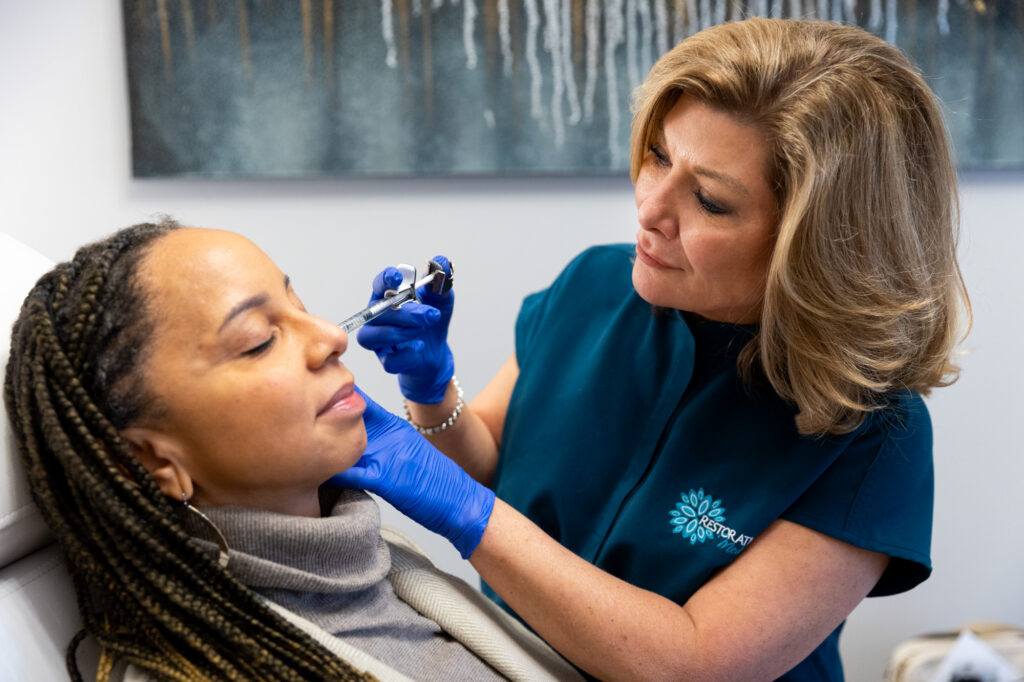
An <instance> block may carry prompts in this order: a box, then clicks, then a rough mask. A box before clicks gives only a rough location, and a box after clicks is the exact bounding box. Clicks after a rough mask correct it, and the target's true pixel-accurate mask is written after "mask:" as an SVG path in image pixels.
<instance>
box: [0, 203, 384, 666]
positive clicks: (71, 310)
mask: <svg viewBox="0 0 1024 682" xmlns="http://www.w3.org/2000/svg"><path fill="white" fill-rule="evenodd" d="M178 227H179V226H178V225H177V223H175V222H174V221H172V220H170V219H164V220H162V221H161V222H159V223H156V224H150V223H145V224H140V225H134V226H132V227H128V228H125V229H123V230H121V231H119V232H116V233H114V234H113V235H111V236H110V237H108V238H106V239H104V240H101V241H98V242H95V243H92V244H89V245H87V246H84V247H82V248H81V249H79V250H78V252H77V253H76V254H75V256H74V258H73V259H72V260H71V261H70V262H66V263H61V264H60V265H58V266H56V267H55V268H54V269H53V270H51V271H50V272H49V273H47V274H46V275H44V276H43V277H42V278H40V280H39V281H38V282H37V283H36V286H35V287H34V288H33V289H32V291H31V292H30V293H29V295H28V297H27V298H26V300H25V302H24V304H23V306H22V309H21V313H20V315H19V317H18V320H17V321H16V322H15V325H14V328H13V330H12V334H11V353H10V360H9V362H8V366H7V374H6V378H5V381H4V400H5V402H6V406H7V412H8V415H9V417H10V421H11V424H12V427H13V430H14V433H15V440H16V441H17V443H18V448H19V450H20V451H21V454H22V457H23V460H24V463H25V470H26V472H27V475H28V480H29V486H30V488H31V490H32V495H33V498H34V500H35V502H36V504H37V505H38V507H39V508H40V510H41V511H42V514H43V517H44V518H45V520H46V522H47V524H48V525H49V526H50V528H51V530H52V531H53V533H54V535H55V536H56V539H57V542H58V543H59V545H60V547H61V549H62V550H63V553H64V556H65V559H66V562H67V566H68V569H69V571H70V573H71V578H72V581H73V583H74V588H75V593H76V596H77V600H78V608H79V611H80V613H81V618H82V624H83V629H82V631H80V632H79V633H78V634H76V635H75V637H74V638H73V639H72V640H71V643H70V644H69V645H68V650H67V655H66V657H67V660H66V663H67V669H68V673H69V675H70V676H71V679H72V680H81V679H82V675H81V673H80V672H79V670H78V665H77V662H76V657H75V652H76V649H77V646H78V644H79V643H80V642H81V640H82V639H83V638H84V637H85V636H86V635H87V634H92V635H94V636H95V637H96V639H97V640H98V641H99V644H100V647H101V651H102V655H101V662H100V669H99V677H100V678H101V679H103V678H106V679H109V678H110V675H111V673H112V666H113V662H114V660H115V659H119V660H122V661H126V662H129V663H132V664H134V665H135V666H137V667H138V668H140V669H143V670H145V671H147V672H148V673H149V674H151V675H153V676H154V677H156V678H158V679H165V680H196V679H203V680H205V679H272V680H365V679H374V678H373V677H372V676H370V675H366V674H361V673H359V672H357V671H356V670H354V669H353V668H352V667H351V666H349V665H348V664H347V663H346V662H345V661H343V660H341V659H340V658H338V657H337V656H335V655H334V654H333V653H331V652H329V651H328V650H327V649H325V648H324V647H323V646H321V645H320V644H318V643H316V642H315V641H313V640H312V639H311V638H310V637H309V636H308V635H306V634H305V633H303V632H301V631H300V630H298V629H297V628H295V627H294V626H292V625H291V624H290V623H289V622H288V621H286V620H285V619H283V618H282V617H280V616H279V615H277V614H276V613H274V612H273V611H272V610H271V609H270V608H269V607H268V606H267V605H265V604H264V603H263V602H262V601H260V600H259V598H258V597H257V596H256V595H255V594H254V593H253V592H252V591H250V590H249V589H248V588H247V587H245V586H244V585H243V584H241V583H240V582H238V581H237V580H236V579H235V578H234V577H233V576H232V575H231V574H230V573H228V572H227V571H226V570H225V569H223V568H221V567H220V566H218V565H217V563H216V561H215V560H214V559H213V558H212V557H211V556H210V555H209V554H208V553H207V552H205V551H203V549H202V548H201V547H200V546H199V545H198V544H197V543H196V542H194V541H193V540H192V539H191V538H190V536H189V534H188V533H187V532H186V530H185V527H184V525H183V523H182V519H181V518H179V516H178V515H177V513H176V506H177V505H175V504H172V503H171V501H170V499H169V498H167V497H166V496H165V495H164V494H163V493H162V492H161V490H160V488H159V486H158V485H157V484H156V482H155V481H154V480H153V478H152V477H151V476H150V475H149V473H148V472H147V471H146V469H145V468H144V467H143V466H142V464H141V463H140V462H139V460H138V459H137V458H136V457H135V456H134V455H133V454H132V452H131V449H130V448H129V446H128V444H127V442H126V441H125V440H124V439H123V438H122V437H121V435H120V430H121V429H123V428H125V427H126V426H128V425H129V424H131V423H132V422H133V420H135V419H136V418H138V417H139V416H143V415H147V414H151V413H152V412H153V411H154V410H159V409H160V406H159V404H158V401H156V400H154V399H153V397H152V396H151V395H150V394H149V393H148V392H147V389H146V384H145V381H144V377H143V367H144V366H145V362H146V348H147V346H148V343H147V342H148V340H149V339H150V337H151V335H152V332H153V327H154V325H153V322H152V311H149V310H148V308H147V297H146V292H145V289H144V287H143V286H142V285H141V284H140V283H139V281H138V276H137V272H138V270H139V264H140V263H141V262H142V260H143V258H144V257H145V255H146V253H147V252H148V250H149V248H150V247H151V246H152V245H153V243H154V242H155V241H156V240H158V239H159V238H160V237H162V236H164V235H165V234H167V233H168V232H170V231H172V230H174V229H177V228H178Z"/></svg>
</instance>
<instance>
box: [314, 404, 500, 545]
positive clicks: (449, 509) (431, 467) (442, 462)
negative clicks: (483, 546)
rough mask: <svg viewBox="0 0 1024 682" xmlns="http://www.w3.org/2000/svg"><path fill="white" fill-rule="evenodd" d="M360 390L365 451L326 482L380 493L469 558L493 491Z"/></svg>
mask: <svg viewBox="0 0 1024 682" xmlns="http://www.w3.org/2000/svg"><path fill="white" fill-rule="evenodd" d="M356 390H357V391H359V389H358V388H357V389H356ZM359 395H361V396H362V397H363V400H365V401H366V411H365V412H364V413H363V422H364V423H365V424H366V452H365V453H363V456H362V457H361V458H360V459H359V461H358V462H356V463H355V464H354V465H353V466H352V467H351V468H349V469H348V470H347V471H345V472H343V473H340V474H338V475H336V476H332V477H331V479H330V481H329V483H331V484H333V485H338V486H342V487H345V488H362V489H363V490H368V491H369V492H372V493H374V494H376V495H380V496H381V497H382V498H384V499H385V500H387V501H388V502H390V503H391V504H392V505H394V506H395V508H396V509H398V511H400V512H402V513H403V514H405V515H406V516H408V517H409V518H411V519H412V520H413V521H415V522H416V523H418V524H420V525H421V526H423V527H424V528H426V529H428V530H431V531H434V532H435V533H438V534H440V535H443V536H444V537H445V538H447V539H448V541H449V542H451V543H452V544H453V545H455V549H457V550H459V554H461V555H462V558H463V559H468V558H469V555H471V554H472V553H473V550H475V549H476V546H477V545H479V544H480V538H481V537H483V534H484V529H485V528H487V522H488V521H489V520H490V518H491V510H492V509H494V492H493V491H492V490H491V489H490V488H488V487H486V486H484V485H481V484H480V483H478V482H477V481H476V480H474V479H473V477H471V476H470V475H469V474H467V473H466V472H465V471H463V470H462V468H461V467H460V466H459V465H458V464H456V463H455V462H453V461H452V460H451V459H449V458H448V456H447V455H445V454H444V453H443V452H441V451H440V450H438V449H437V448H435V447H434V446H433V445H431V444H430V443H429V442H427V441H426V440H425V439H424V438H423V437H422V436H421V435H420V434H419V433H417V432H416V430H415V429H414V428H413V427H412V425H411V424H409V422H407V421H405V420H404V419H401V418H399V417H396V416H395V415H393V414H391V413H390V412H388V411H387V410H385V409H384V408H383V407H381V406H380V405H378V404H377V403H375V402H373V400H372V399H371V398H370V397H369V396H368V395H366V394H365V393H363V392H362V391H359Z"/></svg>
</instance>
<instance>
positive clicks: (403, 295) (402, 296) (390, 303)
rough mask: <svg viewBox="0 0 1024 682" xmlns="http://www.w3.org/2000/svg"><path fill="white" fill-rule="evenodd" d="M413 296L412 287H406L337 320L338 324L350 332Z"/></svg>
mask: <svg viewBox="0 0 1024 682" xmlns="http://www.w3.org/2000/svg"><path fill="white" fill-rule="evenodd" d="M414 296H415V290H414V289H413V288H412V287H406V288H405V289H402V290H401V291H399V292H398V293H397V294H395V295H394V296H389V297H388V298H382V299H381V300H379V301H377V302H376V303H374V304H372V305H369V306H367V307H365V308H363V309H362V310H360V311H359V312H358V313H356V314H355V315H352V316H351V317H349V318H347V319H346V320H344V321H343V322H339V323H338V326H339V327H341V328H342V329H344V330H345V331H346V332H347V333H349V334H351V333H352V332H354V331H355V330H357V329H359V328H360V327H362V326H363V325H364V324H366V323H367V322H369V321H370V320H372V319H374V318H375V317H380V316H381V315H383V314H384V313H386V312H387V311H388V310H389V309H391V308H393V307H396V306H399V305H401V304H403V303H405V302H406V301H408V300H410V299H411V298H413V297H414Z"/></svg>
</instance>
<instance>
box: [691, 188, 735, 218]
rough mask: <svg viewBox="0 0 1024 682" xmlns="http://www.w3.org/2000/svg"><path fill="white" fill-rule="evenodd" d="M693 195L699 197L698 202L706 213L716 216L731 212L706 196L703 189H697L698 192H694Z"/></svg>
mask: <svg viewBox="0 0 1024 682" xmlns="http://www.w3.org/2000/svg"><path fill="white" fill-rule="evenodd" d="M693 196H695V197H697V203H699V204H700V210H702V211H704V212H705V213H708V214H710V215H713V216H716V215H725V214H726V213H728V212H729V211H728V210H727V209H725V208H722V207H721V206H719V205H718V204H716V203H715V202H713V201H711V200H710V199H708V198H707V197H706V196H704V193H703V192H701V190H697V191H696V192H694V193H693Z"/></svg>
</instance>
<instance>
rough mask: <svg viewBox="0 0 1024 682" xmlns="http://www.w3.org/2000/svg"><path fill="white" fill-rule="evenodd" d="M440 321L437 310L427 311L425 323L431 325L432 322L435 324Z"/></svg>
mask: <svg viewBox="0 0 1024 682" xmlns="http://www.w3.org/2000/svg"><path fill="white" fill-rule="evenodd" d="M440 319H441V311H440V310H438V309H437V308H431V309H430V310H428V311H427V321H428V322H431V323H433V322H437V321H438V320H440Z"/></svg>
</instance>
